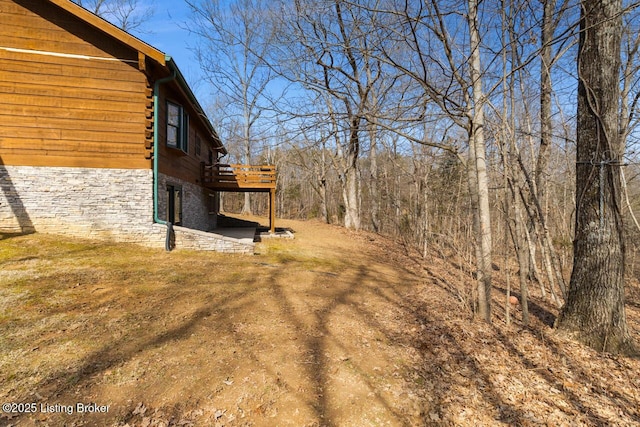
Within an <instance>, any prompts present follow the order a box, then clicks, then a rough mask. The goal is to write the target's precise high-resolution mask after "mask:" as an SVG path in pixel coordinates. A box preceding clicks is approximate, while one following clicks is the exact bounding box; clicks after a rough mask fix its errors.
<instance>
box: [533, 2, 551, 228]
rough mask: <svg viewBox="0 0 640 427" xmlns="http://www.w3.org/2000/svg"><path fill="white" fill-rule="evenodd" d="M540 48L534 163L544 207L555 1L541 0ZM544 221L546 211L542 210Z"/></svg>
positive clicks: (549, 140)
mask: <svg viewBox="0 0 640 427" xmlns="http://www.w3.org/2000/svg"><path fill="white" fill-rule="evenodd" d="M542 3H543V13H542V48H541V49H540V149H539V150H538V159H537V162H536V173H535V180H536V190H537V192H538V194H537V196H538V200H539V201H540V203H542V204H543V205H544V200H545V196H546V194H545V193H546V187H547V185H546V184H547V178H546V176H545V173H546V171H547V164H548V163H549V146H550V145H551V42H552V39H553V32H554V31H553V30H554V28H553V19H554V17H553V13H554V11H555V5H556V2H555V0H543V2H542ZM543 215H544V217H545V219H546V216H547V215H546V209H545V210H543Z"/></svg>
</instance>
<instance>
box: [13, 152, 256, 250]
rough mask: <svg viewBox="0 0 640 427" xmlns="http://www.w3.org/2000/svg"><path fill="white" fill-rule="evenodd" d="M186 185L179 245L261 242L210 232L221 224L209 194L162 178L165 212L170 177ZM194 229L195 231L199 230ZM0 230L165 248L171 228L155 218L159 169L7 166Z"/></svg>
mask: <svg viewBox="0 0 640 427" xmlns="http://www.w3.org/2000/svg"><path fill="white" fill-rule="evenodd" d="M167 182H171V183H173V184H178V185H181V186H182V189H183V227H176V228H175V230H176V233H175V235H176V247H177V248H178V249H180V248H184V249H196V250H216V251H222V252H242V253H253V250H254V244H253V243H248V242H240V241H235V239H231V238H228V237H225V236H220V235H216V234H213V233H206V232H205V231H207V230H209V229H211V228H213V227H214V226H215V219H216V215H213V214H210V213H209V200H208V198H209V192H208V191H207V190H205V189H202V188H201V187H198V186H196V185H192V184H189V183H185V182H179V180H175V179H174V178H170V177H165V176H161V177H160V186H159V205H160V206H159V211H160V212H161V215H160V218H163V217H164V216H165V215H164V212H165V210H164V209H165V208H164V206H166V200H165V201H162V200H163V198H166V183H167ZM194 229H195V230H194ZM0 232H4V233H29V232H41V233H52V234H62V235H70V236H76V237H83V238H95V239H102V240H113V241H118V242H130V243H138V244H142V245H145V246H151V247H157V248H164V246H165V238H166V226H164V225H160V224H154V222H153V172H152V171H151V170H141V169H90V168H61V167H33V166H5V165H1V164H0Z"/></svg>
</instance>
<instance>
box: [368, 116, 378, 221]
mask: <svg viewBox="0 0 640 427" xmlns="http://www.w3.org/2000/svg"><path fill="white" fill-rule="evenodd" d="M369 126H370V127H369V143H370V145H371V151H370V154H369V160H370V167H369V191H370V193H371V194H370V195H369V197H370V198H371V228H372V229H373V231H375V232H376V233H377V232H379V231H380V220H379V218H378V211H379V210H380V206H379V204H378V149H377V148H378V133H377V131H378V130H377V128H376V126H375V125H373V124H371V125H369Z"/></svg>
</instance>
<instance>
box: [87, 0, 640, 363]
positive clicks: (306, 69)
mask: <svg viewBox="0 0 640 427" xmlns="http://www.w3.org/2000/svg"><path fill="white" fill-rule="evenodd" d="M187 3H188V4H189V7H190V9H191V11H192V18H193V21H192V22H191V23H190V24H189V28H190V30H191V31H193V33H194V34H195V35H196V36H197V38H196V40H197V49H196V53H197V57H198V59H199V62H200V64H201V67H202V70H203V72H204V73H205V75H206V78H207V80H208V82H209V83H210V85H211V87H212V88H213V90H212V93H213V95H214V98H213V101H212V103H211V105H210V110H209V111H210V116H211V118H212V120H213V121H214V123H215V125H216V127H217V128H218V130H219V132H220V134H221V136H222V137H223V139H224V141H225V144H226V145H227V146H228V148H229V149H230V152H231V155H230V156H231V157H232V158H231V159H229V160H230V161H232V162H236V161H237V162H246V163H273V164H275V165H276V166H277V170H278V191H277V197H278V198H277V215H278V216H280V217H286V218H303V219H310V218H319V219H321V220H322V221H326V222H328V223H335V224H342V225H344V226H345V227H347V228H351V229H355V230H359V229H365V230H371V231H374V232H378V233H383V234H386V235H391V236H394V237H396V238H398V239H401V240H402V241H403V242H404V243H405V244H406V245H407V247H411V248H412V249H413V250H417V251H419V252H420V253H422V254H423V256H426V255H427V253H428V250H427V249H429V248H438V250H446V251H447V253H454V254H456V256H457V257H458V259H459V260H461V262H460V264H461V266H462V264H465V265H466V267H465V268H468V272H469V273H471V272H472V273H474V276H475V277H476V279H477V281H476V284H475V285H474V286H473V288H472V289H470V290H469V292H470V293H469V296H468V297H469V301H470V304H469V305H470V308H471V309H472V310H473V312H474V313H475V315H476V316H477V317H478V318H480V319H484V320H487V321H489V320H490V319H491V299H490V290H491V289H492V270H493V269H494V267H495V265H496V263H497V262H498V258H502V257H506V258H508V259H509V260H511V261H513V262H516V263H517V272H518V284H517V286H516V288H517V289H516V290H515V292H516V294H517V295H518V296H519V299H520V302H521V307H522V314H523V322H524V323H525V324H526V323H527V319H528V307H527V293H528V289H529V287H531V286H535V287H536V289H538V290H539V291H540V293H541V294H542V296H543V297H546V298H549V299H550V300H551V301H553V302H554V303H555V304H556V305H557V306H558V307H559V308H560V307H562V306H563V305H564V303H565V301H567V297H568V296H571V295H573V294H575V290H576V289H577V286H578V285H577V284H575V283H574V282H579V281H580V280H581V279H580V278H579V277H577V276H576V274H577V273H576V271H577V270H576V269H575V268H574V266H576V268H582V267H579V266H580V265H582V264H581V262H580V261H582V260H583V259H584V258H585V257H588V255H589V254H590V253H591V252H594V249H593V248H594V247H593V246H588V245H587V246H585V247H581V246H580V244H579V243H576V246H575V247H576V256H578V254H579V256H580V258H579V259H578V260H577V261H576V260H574V233H575V232H576V227H578V230H577V231H578V235H584V236H590V235H591V234H593V233H594V232H595V233H596V234H598V233H599V234H598V235H599V236H600V237H598V238H600V239H601V240H600V241H599V244H600V245H601V246H598V247H604V248H606V249H604V250H601V252H602V253H603V254H604V255H602V256H603V257H604V258H606V260H607V262H609V263H611V264H616V265H618V267H619V269H618V270H616V274H617V278H616V279H615V280H617V282H616V283H618V284H617V285H615V286H614V288H616V287H617V289H618V293H620V292H619V289H620V286H622V281H623V280H624V278H623V276H624V274H625V273H624V272H625V269H624V266H627V267H628V268H627V269H626V271H627V274H629V273H632V272H633V271H634V267H635V266H636V264H637V262H638V261H637V256H636V254H637V251H638V244H637V242H638V241H640V239H638V237H640V225H639V224H638V220H637V218H636V215H635V213H634V212H637V211H640V183H639V181H640V163H639V161H638V160H639V156H638V152H637V150H638V141H639V140H638V137H639V135H640V133H639V132H640V130H639V129H638V122H639V117H638V113H640V106H639V105H638V104H639V101H640V58H639V52H638V50H639V48H640V28H639V27H640V17H639V16H638V14H639V13H640V10H638V8H637V6H638V5H637V4H636V3H634V2H633V0H624V1H620V0H613V1H611V0H607V1H589V0H583V1H582V2H581V1H578V0H539V1H533V2H531V1H528V0H484V1H482V0H424V1H413V0H372V1H365V2H362V1H349V0H270V1H268V2H266V1H265V0H228V1H227V0H225V1H222V0H189V1H188V2H187ZM113 4H115V3H113ZM99 5H100V2H97V3H96V7H99ZM121 8H122V7H121ZM591 30H594V31H593V32H590V31H591ZM593 34H596V35H595V36H593ZM612 34H613V35H612ZM585 35H589V37H586V36H585ZM590 43H591V44H592V45H593V46H598V44H601V45H606V46H608V50H605V52H604V53H603V52H601V49H600V48H597V49H595V50H596V51H598V52H599V53H598V54H597V55H596V56H592V57H588V58H587V56H588V55H590V53H589V52H590V50H589V44H590ZM599 49H600V50H599ZM598 55H601V56H598ZM580 61H582V62H580ZM579 63H582V64H585V63H588V64H590V65H593V66H594V67H595V69H594V70H595V71H591V72H592V73H595V74H594V75H595V76H596V77H597V78H596V80H593V81H591V80H589V78H590V77H589V72H590V71H589V68H588V67H584V65H583V66H581V67H578V66H577V64H579ZM603 64H604V65H606V66H608V67H609V69H610V70H611V73H610V77H609V82H608V83H607V82H604V83H603V80H604V79H605V77H602V78H600V77H598V76H606V75H608V74H607V73H606V72H604V71H603V70H604V68H603ZM605 83H606V84H605ZM580 96H582V98H580ZM581 99H582V101H581ZM581 103H582V104H581ZM580 105H582V107H580ZM580 108H582V110H580ZM606 108H609V110H606ZM605 110H606V111H605ZM581 111H582V113H581ZM587 113H589V114H591V115H592V117H591V118H587ZM581 114H582V117H581V116H580V115H581ZM605 114H606V117H605ZM585 120H587V121H585ZM589 120H591V121H589ZM594 121H595V122H597V124H595V125H594V126H595V128H594V130H593V132H594V133H591V134H589V133H588V132H587V130H588V129H589V126H591V125H587V124H586V123H594ZM604 123H606V124H604ZM603 128H604V129H605V131H602V129H603ZM583 131H584V132H583ZM581 132H583V133H581ZM585 132H587V133H585ZM598 132H600V133H598ZM603 139H604V140H605V141H606V143H607V144H609V145H602V144H603V143H602V142H594V141H601V140H603ZM581 141H582V142H581ZM587 141H590V143H595V144H596V145H595V146H594V147H592V148H589V149H587V148H585V147H586V145H584V144H587ZM579 147H582V149H581V148H579ZM577 156H578V157H577ZM576 174H577V177H576ZM576 188H578V190H579V192H578V193H577V192H576ZM576 195H577V196H576ZM576 200H578V201H579V202H580V203H579V204H578V206H576ZM583 202H584V206H583V205H582V203H583ZM588 203H590V205H587V204H588ZM224 208H225V209H228V210H242V211H243V212H251V211H253V212H254V213H261V212H264V211H266V209H267V200H266V199H264V200H263V199H261V198H260V197H259V195H254V196H252V197H251V198H249V197H248V195H238V196H237V197H234V196H225V201H224ZM576 208H578V211H580V209H582V212H581V213H580V212H579V214H578V215H576ZM585 212H586V213H585ZM585 215H586V216H585ZM590 227H591V229H590ZM594 230H595V231H594ZM585 233H586V234H585ZM590 233H591V234H590ZM616 233H617V234H616ZM604 235H606V236H604ZM613 235H617V236H618V237H616V238H614V237H615V236H613ZM603 236H604V237H603ZM612 236H613V237H612ZM585 238H590V237H585ZM625 242H626V243H625ZM613 247H615V248H617V249H612V248H613ZM613 253H619V256H617V258H615V259H613V258H611V256H613V255H611V254H613ZM463 261H464V262H463ZM601 261H602V260H601ZM596 263H597V262H596ZM600 264H602V262H600ZM583 267H584V266H583ZM461 268H462V267H461ZM572 268H574V274H573V276H572V279H571V280H570V275H571V271H572ZM584 268H586V270H584V271H583V272H582V273H581V274H582V275H583V276H585V275H587V276H588V275H593V274H594V272H593V271H591V272H589V270H588V268H589V267H588V266H587V267H584ZM572 291H574V292H573V293H572ZM509 292H510V291H509ZM574 297H575V295H574ZM574 297H571V298H572V299H573V298H574ZM618 297H620V295H618V296H616V298H618ZM612 298H613V297H612ZM619 303H620V301H619V300H618V302H617V303H616V304H619ZM611 304H613V305H615V304H614V303H613V302H612V303H611ZM618 311H619V309H618ZM622 311H624V310H622ZM569 312H570V310H567V306H566V305H565V310H564V311H563V315H562V316H561V317H562V319H561V320H562V322H564V327H565V328H566V329H571V328H569V327H568V326H567V324H568V323H570V322H569V321H568V320H567V319H568V316H569ZM621 315H622V317H624V313H623V312H622V314H621ZM603 316H605V317H607V316H609V317H611V316H613V317H616V316H620V313H618V314H615V313H607V314H603ZM574 321H575V319H574ZM562 322H561V324H560V326H561V327H562V326H563V325H562ZM574 323H575V322H574ZM601 323H602V322H601ZM605 323H607V322H605ZM614 323H615V322H614ZM607 324H608V325H609V326H610V327H613V326H611V323H610V322H609V323H607ZM583 326H584V325H583ZM603 333H605V334H607V333H608V332H603ZM590 339H591V338H590ZM590 339H586V341H589V340H590ZM591 341H593V340H592V339H591ZM595 341H597V340H595ZM622 341H624V339H622ZM595 345H598V346H602V345H603V343H602V342H600V341H598V342H597V344H595ZM604 346H605V347H607V345H606V343H605V345H604ZM607 348H608V349H609V350H612V351H615V349H613V348H609V347H607Z"/></svg>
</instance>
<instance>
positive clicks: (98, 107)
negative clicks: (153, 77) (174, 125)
mask: <svg viewBox="0 0 640 427" xmlns="http://www.w3.org/2000/svg"><path fill="white" fill-rule="evenodd" d="M52 53H54V54H52ZM80 55H82V56H80ZM98 58H100V59H98ZM137 67H138V52H137V51H136V50H135V49H131V48H130V47H127V46H125V45H124V44H122V43H120V42H118V41H117V40H115V39H113V38H112V37H110V36H108V35H106V34H104V33H102V32H101V31H99V30H97V29H95V28H93V27H91V26H89V25H88V24H86V23H85V22H83V21H81V20H79V19H78V18H76V17H75V16H73V15H72V14H69V13H68V12H66V11H64V10H62V9H60V8H58V7H57V6H55V5H52V4H50V3H48V2H44V1H26V0H0V105H2V107H3V108H2V109H0V162H1V163H4V164H12V165H32V166H78V167H98V168H100V167H109V168H150V167H151V160H150V158H151V143H150V141H151V140H152V139H151V138H152V135H151V126H152V93H151V88H150V87H149V84H148V82H147V78H146V76H145V74H144V73H143V72H141V71H140V70H138V68H137ZM195 170H196V171H197V170H198V168H195Z"/></svg>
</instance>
